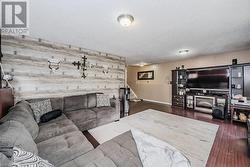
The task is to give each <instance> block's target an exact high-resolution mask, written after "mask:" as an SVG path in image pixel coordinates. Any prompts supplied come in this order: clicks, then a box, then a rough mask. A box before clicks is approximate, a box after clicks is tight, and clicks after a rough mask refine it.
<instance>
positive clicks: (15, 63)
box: [1, 36, 126, 101]
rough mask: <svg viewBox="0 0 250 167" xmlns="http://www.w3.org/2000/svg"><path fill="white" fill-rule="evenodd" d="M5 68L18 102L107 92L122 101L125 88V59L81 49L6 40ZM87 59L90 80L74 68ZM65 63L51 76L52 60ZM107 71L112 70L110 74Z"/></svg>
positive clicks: (20, 39) (40, 41) (29, 39)
mask: <svg viewBox="0 0 250 167" xmlns="http://www.w3.org/2000/svg"><path fill="white" fill-rule="evenodd" d="M1 49H2V53H3V59H2V64H3V68H4V69H5V72H7V73H11V74H12V75H14V80H13V81H11V84H12V86H13V87H14V88H15V91H14V92H15V98H16V101H17V100H21V99H27V98H40V97H61V96H68V95H78V94H85V93H92V92H103V93H105V94H108V95H110V97H112V96H116V97H118V89H119V88H120V87H123V86H124V81H125V68H126V66H125V58H123V57H119V56H116V55H111V54H107V53H103V52H98V51H93V50H88V49H84V48H81V47H76V46H71V45H65V44H58V43H54V42H50V41H46V40H43V39H36V38H32V37H27V36H22V37H14V36H2V46H1ZM83 55H86V57H87V58H88V59H87V66H88V69H87V72H86V74H87V78H85V79H83V78H81V72H80V71H79V70H77V67H75V66H73V65H72V62H73V61H80V60H81V57H82V56H83ZM51 58H55V59H59V60H62V62H61V65H60V68H59V70H57V71H55V72H51V70H50V69H49V67H48V59H51ZM103 67H105V68H109V72H108V74H104V73H103Z"/></svg>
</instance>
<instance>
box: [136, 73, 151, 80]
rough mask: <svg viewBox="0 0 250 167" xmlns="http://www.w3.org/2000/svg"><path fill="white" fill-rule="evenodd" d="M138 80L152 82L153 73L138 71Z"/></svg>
mask: <svg viewBox="0 0 250 167" xmlns="http://www.w3.org/2000/svg"><path fill="white" fill-rule="evenodd" d="M137 79H138V80H154V71H140V72H138V73H137Z"/></svg>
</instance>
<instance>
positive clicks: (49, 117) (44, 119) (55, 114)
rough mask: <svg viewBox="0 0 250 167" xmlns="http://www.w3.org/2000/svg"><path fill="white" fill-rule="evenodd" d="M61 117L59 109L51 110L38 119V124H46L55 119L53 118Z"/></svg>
mask: <svg viewBox="0 0 250 167" xmlns="http://www.w3.org/2000/svg"><path fill="white" fill-rule="evenodd" d="M61 115H62V111H61V110H59V109H58V110H53V111H50V112H48V113H46V114H43V115H42V116H41V118H40V122H41V123H45V122H48V121H50V120H52V119H55V118H57V117H59V116H61Z"/></svg>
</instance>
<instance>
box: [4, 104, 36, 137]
mask: <svg viewBox="0 0 250 167" xmlns="http://www.w3.org/2000/svg"><path fill="white" fill-rule="evenodd" d="M9 120H13V121H18V122H20V123H22V124H23V125H24V126H25V128H26V129H27V130H28V131H29V133H30V134H31V136H32V138H33V139H35V138H36V137H37V135H38V131H39V128H38V125H37V123H36V121H35V120H34V117H33V115H32V109H31V108H30V106H29V103H28V102H26V101H21V102H18V103H17V104H16V105H15V106H13V107H11V108H10V109H9V113H8V114H7V115H6V116H5V117H3V118H2V119H1V122H5V121H9Z"/></svg>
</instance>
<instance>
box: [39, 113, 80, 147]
mask: <svg viewBox="0 0 250 167" xmlns="http://www.w3.org/2000/svg"><path fill="white" fill-rule="evenodd" d="M77 130H78V128H77V127H76V126H75V124H74V123H73V122H72V121H71V120H69V119H68V118H67V117H66V116H65V115H64V114H62V115H61V116H60V117H58V118H56V119H53V120H51V121H49V122H46V123H41V124H39V133H38V136H37V138H36V139H35V142H36V143H39V142H41V141H44V140H47V139H50V138H52V137H55V136H60V135H62V134H65V133H68V132H73V131H77Z"/></svg>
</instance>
